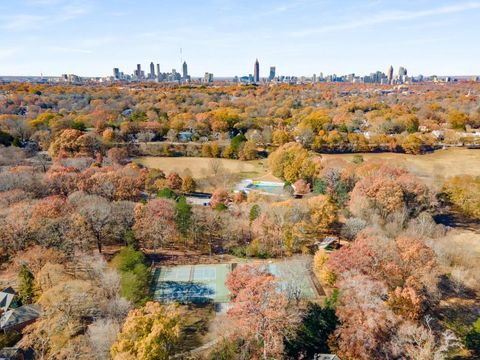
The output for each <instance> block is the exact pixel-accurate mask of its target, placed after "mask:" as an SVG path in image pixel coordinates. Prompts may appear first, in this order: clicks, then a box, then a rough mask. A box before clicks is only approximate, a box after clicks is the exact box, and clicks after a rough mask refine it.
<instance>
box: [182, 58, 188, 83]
mask: <svg viewBox="0 0 480 360" xmlns="http://www.w3.org/2000/svg"><path fill="white" fill-rule="evenodd" d="M182 79H183V80H187V79H188V67H187V62H186V61H184V62H183V65H182Z"/></svg>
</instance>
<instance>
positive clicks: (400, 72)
mask: <svg viewBox="0 0 480 360" xmlns="http://www.w3.org/2000/svg"><path fill="white" fill-rule="evenodd" d="M398 76H400V77H401V76H407V69H405V68H404V67H403V66H400V67H399V68H398Z"/></svg>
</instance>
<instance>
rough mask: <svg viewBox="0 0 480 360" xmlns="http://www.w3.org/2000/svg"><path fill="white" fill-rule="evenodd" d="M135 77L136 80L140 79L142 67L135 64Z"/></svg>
mask: <svg viewBox="0 0 480 360" xmlns="http://www.w3.org/2000/svg"><path fill="white" fill-rule="evenodd" d="M135 76H136V77H137V79H140V78H141V77H142V65H140V64H137V70H135Z"/></svg>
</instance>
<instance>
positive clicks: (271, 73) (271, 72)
mask: <svg viewBox="0 0 480 360" xmlns="http://www.w3.org/2000/svg"><path fill="white" fill-rule="evenodd" d="M273 79H275V66H270V75H268V80H269V81H272V80H273Z"/></svg>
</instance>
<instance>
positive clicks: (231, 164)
mask: <svg viewBox="0 0 480 360" xmlns="http://www.w3.org/2000/svg"><path fill="white" fill-rule="evenodd" d="M134 162H136V163H139V164H142V165H143V166H146V167H148V168H153V169H160V170H162V171H163V172H165V173H167V174H168V173H170V172H172V171H174V172H177V173H178V174H179V175H180V176H182V175H186V174H190V175H191V176H193V177H194V178H206V177H208V176H211V175H213V173H214V170H213V167H218V166H219V167H220V168H221V169H222V170H224V171H226V172H229V173H232V174H240V175H242V177H245V178H247V177H252V178H255V177H259V176H263V175H265V174H267V173H268V168H267V166H266V164H265V160H253V161H240V160H232V159H211V158H203V157H161V156H144V157H139V158H137V159H135V160H134Z"/></svg>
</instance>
